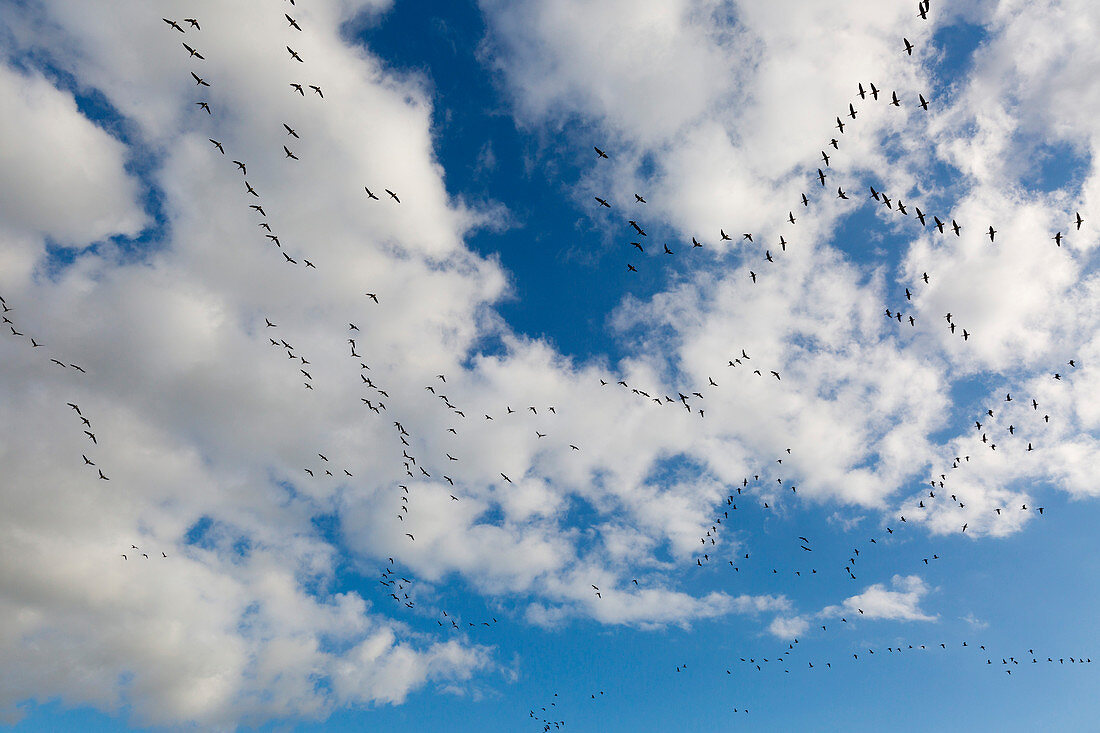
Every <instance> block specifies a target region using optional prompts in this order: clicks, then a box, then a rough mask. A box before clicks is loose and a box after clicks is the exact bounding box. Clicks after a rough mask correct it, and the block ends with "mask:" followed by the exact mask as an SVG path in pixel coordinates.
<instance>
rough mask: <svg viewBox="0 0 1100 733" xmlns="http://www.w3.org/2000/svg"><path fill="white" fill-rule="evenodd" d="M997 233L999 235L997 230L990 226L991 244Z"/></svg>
mask: <svg viewBox="0 0 1100 733" xmlns="http://www.w3.org/2000/svg"><path fill="white" fill-rule="evenodd" d="M996 233H997V230H996V229H994V228H993V226H992V225H990V227H989V241H990V242H992V241H993V235H995V234H996Z"/></svg>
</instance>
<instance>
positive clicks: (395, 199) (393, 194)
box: [385, 188, 416, 208]
mask: <svg viewBox="0 0 1100 733" xmlns="http://www.w3.org/2000/svg"><path fill="white" fill-rule="evenodd" d="M385 191H386V193H388V194H389V195H390V198H392V199H393V200H394V201H396V202H397V203H401V199H399V198H397V194H396V193H394V192H393V191H391V190H389V189H388V188H387V189H385ZM413 208H416V207H415V206H414V207H413Z"/></svg>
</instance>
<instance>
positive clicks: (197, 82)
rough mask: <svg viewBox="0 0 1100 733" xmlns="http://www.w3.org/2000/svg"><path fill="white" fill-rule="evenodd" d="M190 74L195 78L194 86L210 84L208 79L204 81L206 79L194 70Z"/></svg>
mask: <svg viewBox="0 0 1100 733" xmlns="http://www.w3.org/2000/svg"><path fill="white" fill-rule="evenodd" d="M191 76H192V77H194V79H195V86H197V87H198V86H202V87H208V86H210V83H209V82H208V81H206V79H203V78H202V77H201V76H199V75H198V74H196V73H195V72H193V71H192V72H191Z"/></svg>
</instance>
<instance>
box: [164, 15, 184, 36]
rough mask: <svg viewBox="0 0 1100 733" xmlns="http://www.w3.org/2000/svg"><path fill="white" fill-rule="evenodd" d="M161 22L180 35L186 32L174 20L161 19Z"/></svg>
mask: <svg viewBox="0 0 1100 733" xmlns="http://www.w3.org/2000/svg"><path fill="white" fill-rule="evenodd" d="M161 20H163V21H164V22H165V23H167V24H168V25H170V26H171V27H172V28H175V29H176V30H177V31H179V32H180V33H186V32H187V31H185V30H184V29H183V26H181V25H180V24H179V23H177V22H176V21H174V20H168V18H161Z"/></svg>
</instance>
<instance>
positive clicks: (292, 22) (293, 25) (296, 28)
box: [283, 13, 302, 31]
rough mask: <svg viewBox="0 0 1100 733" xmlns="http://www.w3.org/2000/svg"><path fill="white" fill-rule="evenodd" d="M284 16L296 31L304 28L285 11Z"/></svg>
mask: <svg viewBox="0 0 1100 733" xmlns="http://www.w3.org/2000/svg"><path fill="white" fill-rule="evenodd" d="M283 16H284V17H285V18H286V19H287V20H288V21H289V22H290V27H291V28H293V29H294V30H296V31H300V30H302V29H301V27H300V26H299V25H298V24H297V23H296V22H295V21H294V18H291V17H290V16H289V15H287V14H286V13H283Z"/></svg>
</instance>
